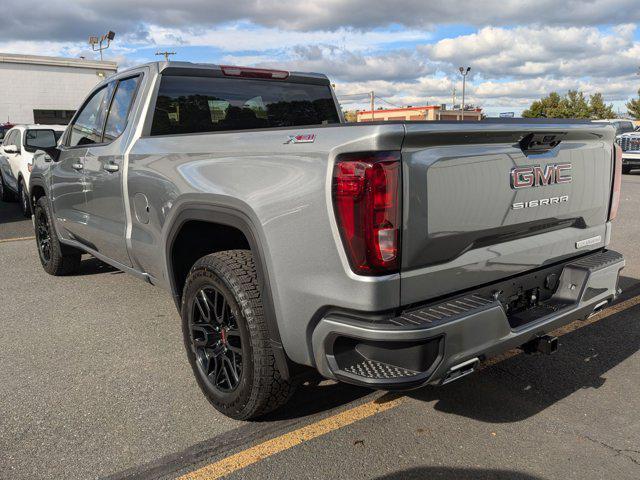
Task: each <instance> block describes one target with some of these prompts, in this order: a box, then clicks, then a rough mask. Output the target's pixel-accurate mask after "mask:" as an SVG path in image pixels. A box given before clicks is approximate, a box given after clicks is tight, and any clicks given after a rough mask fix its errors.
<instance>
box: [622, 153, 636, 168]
mask: <svg viewBox="0 0 640 480" xmlns="http://www.w3.org/2000/svg"><path fill="white" fill-rule="evenodd" d="M622 164H623V165H631V166H640V152H629V151H627V152H622Z"/></svg>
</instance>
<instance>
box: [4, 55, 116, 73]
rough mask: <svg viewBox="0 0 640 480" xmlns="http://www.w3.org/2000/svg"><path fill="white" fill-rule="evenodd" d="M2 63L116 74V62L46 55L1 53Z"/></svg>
mask: <svg viewBox="0 0 640 480" xmlns="http://www.w3.org/2000/svg"><path fill="white" fill-rule="evenodd" d="M0 63H22V64H29V65H50V66H56V67H74V68H89V69H92V70H96V69H97V70H109V71H113V72H116V71H117V70H118V64H117V63H116V62H109V61H102V60H86V59H83V58H68V57H46V56H44V55H20V54H15V53H0Z"/></svg>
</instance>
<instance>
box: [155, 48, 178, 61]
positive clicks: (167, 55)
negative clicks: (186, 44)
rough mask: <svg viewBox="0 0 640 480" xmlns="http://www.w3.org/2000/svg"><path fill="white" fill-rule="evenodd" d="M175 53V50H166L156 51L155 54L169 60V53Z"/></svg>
mask: <svg viewBox="0 0 640 480" xmlns="http://www.w3.org/2000/svg"><path fill="white" fill-rule="evenodd" d="M175 54H176V52H167V51H164V52H156V55H163V56H164V61H165V62H168V61H169V55H175Z"/></svg>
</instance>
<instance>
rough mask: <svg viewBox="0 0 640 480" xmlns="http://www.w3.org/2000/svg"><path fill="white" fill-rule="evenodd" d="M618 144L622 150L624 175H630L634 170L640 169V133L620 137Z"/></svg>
mask: <svg viewBox="0 0 640 480" xmlns="http://www.w3.org/2000/svg"><path fill="white" fill-rule="evenodd" d="M616 143H617V144H618V145H620V147H621V148H622V173H629V172H631V169H632V168H640V132H639V131H636V132H629V133H623V134H622V135H618V136H616Z"/></svg>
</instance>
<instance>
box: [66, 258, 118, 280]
mask: <svg viewBox="0 0 640 480" xmlns="http://www.w3.org/2000/svg"><path fill="white" fill-rule="evenodd" d="M101 273H123V272H122V271H120V270H118V269H117V268H115V267H112V266H111V265H109V264H106V263H104V262H102V261H101V260H98V259H97V258H94V257H88V258H86V259H84V260H82V263H80V268H79V269H78V271H77V272H75V273H74V274H73V276H85V275H98V274H101Z"/></svg>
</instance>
